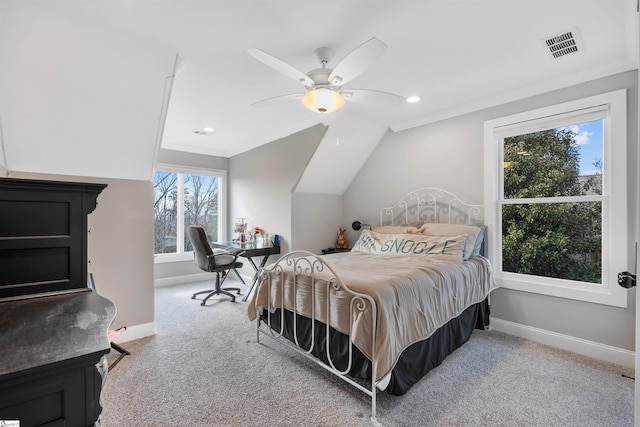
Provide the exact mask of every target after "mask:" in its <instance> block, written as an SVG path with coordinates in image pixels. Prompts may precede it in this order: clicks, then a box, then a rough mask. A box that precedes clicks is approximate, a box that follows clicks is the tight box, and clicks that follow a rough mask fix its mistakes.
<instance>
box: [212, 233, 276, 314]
mask: <svg viewBox="0 0 640 427" xmlns="http://www.w3.org/2000/svg"><path fill="white" fill-rule="evenodd" d="M211 247H212V248H220V249H226V250H227V251H229V252H231V253H232V254H238V253H239V254H240V256H241V257H244V258H246V259H248V260H249V263H250V264H251V266H252V267H253V269H254V270H255V273H254V274H253V279H251V285H250V286H249V291H248V292H247V294H246V295H245V296H244V298H242V301H245V302H246V301H247V299H248V298H249V295H251V291H253V287H254V286H255V285H256V280H258V272H259V271H260V269H261V268H262V267H264V266H265V265H266V264H267V260H268V259H269V255H271V254H279V253H280V246H256V245H255V244H254V243H240V242H223V243H220V242H214V243H211ZM258 256H261V257H263V258H262V261H261V262H260V265H259V266H257V265H256V263H255V262H254V261H253V258H254V257H258Z"/></svg>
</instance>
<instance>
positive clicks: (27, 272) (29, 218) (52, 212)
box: [0, 178, 106, 300]
mask: <svg viewBox="0 0 640 427" xmlns="http://www.w3.org/2000/svg"><path fill="white" fill-rule="evenodd" d="M105 187H106V185H105V184H91V183H77V182H59V181H41V180H27V179H11V178H0V300H2V299H4V300H6V299H17V298H24V297H29V296H31V295H35V294H59V293H60V292H61V291H63V292H73V291H77V290H84V289H86V287H87V215H88V214H89V213H91V212H92V211H93V210H94V209H95V207H96V203H97V197H98V194H100V192H101V191H102V190H103V189H104V188H105Z"/></svg>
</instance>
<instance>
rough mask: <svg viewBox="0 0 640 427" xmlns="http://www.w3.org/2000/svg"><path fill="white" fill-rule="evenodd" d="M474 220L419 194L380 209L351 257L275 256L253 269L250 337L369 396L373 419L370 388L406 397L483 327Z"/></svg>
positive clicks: (487, 281) (484, 299)
mask: <svg viewBox="0 0 640 427" xmlns="http://www.w3.org/2000/svg"><path fill="white" fill-rule="evenodd" d="M483 215H484V210H483V207H482V206H480V205H471V204H467V203H464V202H463V201H462V200H461V199H460V198H458V197H456V196H455V195H453V194H451V193H449V192H447V191H445V190H442V189H434V188H421V189H417V190H414V191H412V192H410V193H408V194H406V195H405V196H404V197H402V198H401V199H400V200H399V201H398V202H397V203H396V204H395V205H393V206H391V207H387V208H382V209H381V211H380V222H379V225H378V226H377V227H373V228H372V227H370V228H371V229H369V230H362V231H361V233H360V236H359V238H358V241H357V242H356V244H355V245H354V246H353V248H352V249H351V251H350V252H340V253H333V254H327V255H322V256H317V255H314V254H312V253H310V252H306V251H294V252H290V253H288V254H285V255H283V256H282V257H281V258H280V259H279V260H278V261H277V262H276V263H273V264H271V265H269V266H267V267H264V268H263V269H261V271H260V273H259V276H258V282H257V285H256V288H255V292H254V293H253V294H252V298H251V300H250V304H249V307H248V311H247V314H248V316H249V318H250V319H251V320H256V327H257V332H256V338H257V341H258V342H260V337H261V335H265V336H269V337H272V338H275V339H278V340H280V341H281V342H283V343H285V344H286V345H288V346H289V347H291V348H293V349H294V350H296V351H298V352H299V353H301V354H303V355H304V356H306V357H308V358H310V359H311V360H313V361H315V362H316V363H318V364H319V365H320V366H322V367H323V368H325V369H327V370H328V371H329V372H331V373H333V374H334V375H336V376H337V377H338V378H340V379H342V380H344V381H346V382H348V383H350V384H351V385H353V386H354V387H356V388H358V389H359V390H361V391H363V392H364V393H366V394H367V395H369V396H370V397H371V417H372V419H374V420H375V417H376V393H377V391H378V390H385V391H387V392H388V393H391V394H396V395H402V394H404V393H406V392H407V390H409V389H410V387H411V386H412V385H414V384H415V383H417V382H418V381H419V380H420V378H422V377H423V376H424V375H426V374H427V373H428V372H429V371H430V370H431V369H433V368H434V367H436V366H438V365H439V364H440V363H442V361H443V360H444V359H445V358H446V357H447V356H448V355H449V354H451V353H452V352H453V351H454V350H456V349H457V348H459V347H460V346H462V345H463V344H464V343H466V342H467V341H468V340H469V338H470V337H471V333H472V331H473V330H474V329H485V328H487V327H488V325H489V293H490V292H491V290H493V289H494V288H495V281H494V280H493V276H492V273H491V265H490V264H489V261H488V260H487V259H486V258H484V257H483V256H482V253H483V250H482V247H483V245H484V231H485V230H484V227H483V226H482V220H483ZM327 325H328V327H327Z"/></svg>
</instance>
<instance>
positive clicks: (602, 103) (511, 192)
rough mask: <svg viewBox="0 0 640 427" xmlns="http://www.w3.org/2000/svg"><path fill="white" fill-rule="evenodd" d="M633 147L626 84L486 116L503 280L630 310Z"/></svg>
mask: <svg viewBox="0 0 640 427" xmlns="http://www.w3.org/2000/svg"><path fill="white" fill-rule="evenodd" d="M626 144H627V140H626V95H625V91H624V90H622V91H617V92H611V93H607V94H603V95H598V96H594V97H591V98H586V99H582V100H578V101H572V102H568V103H564V104H561V105H556V106H553V107H548V108H543V109H540V110H535V111H530V112H526V113H522V114H516V115H513V116H509V117H503V118H500V119H496V120H491V121H488V122H486V123H485V165H486V168H487V169H486V170H485V172H486V173H485V177H486V178H485V201H486V204H487V210H486V215H487V218H486V223H487V225H488V227H489V233H490V234H489V237H490V239H489V240H490V248H489V253H488V255H489V258H490V260H491V262H492V264H493V265H494V270H495V275H496V280H497V281H498V282H499V285H500V286H502V287H507V288H512V289H518V290H522V291H527V292H536V293H542V294H547V295H553V296H559V297H565V298H572V299H578V300H583V301H590V302H596V303H602V304H609V305H614V306H621V307H626V304H627V301H626V294H627V293H626V290H625V289H623V288H620V287H619V286H618V285H617V280H616V275H617V273H618V272H620V271H624V270H626V269H627V266H626V264H627V238H626V235H627V233H626V228H627V215H626V214H627V206H626V196H627V194H626V179H627V177H626Z"/></svg>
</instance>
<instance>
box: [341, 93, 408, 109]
mask: <svg viewBox="0 0 640 427" xmlns="http://www.w3.org/2000/svg"><path fill="white" fill-rule="evenodd" d="M340 95H342V96H343V98H344V99H345V100H346V101H350V102H356V103H358V104H369V105H380V106H384V107H399V106H400V105H402V103H403V102H404V98H403V97H401V96H400V95H395V94H393V93H389V92H382V91H379V90H371V89H349V90H345V91H342V92H340Z"/></svg>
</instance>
